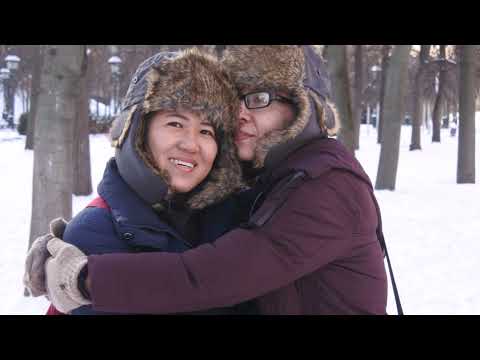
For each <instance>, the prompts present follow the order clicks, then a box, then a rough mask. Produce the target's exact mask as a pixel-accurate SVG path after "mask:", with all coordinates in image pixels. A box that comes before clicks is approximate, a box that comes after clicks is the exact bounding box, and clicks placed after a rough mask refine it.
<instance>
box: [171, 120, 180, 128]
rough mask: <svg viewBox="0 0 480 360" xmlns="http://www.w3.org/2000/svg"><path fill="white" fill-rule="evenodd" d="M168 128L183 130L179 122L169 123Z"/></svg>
mask: <svg viewBox="0 0 480 360" xmlns="http://www.w3.org/2000/svg"><path fill="white" fill-rule="evenodd" d="M167 126H173V127H176V128H182V127H183V126H182V124H180V123H179V122H178V121H170V122H169V123H167Z"/></svg>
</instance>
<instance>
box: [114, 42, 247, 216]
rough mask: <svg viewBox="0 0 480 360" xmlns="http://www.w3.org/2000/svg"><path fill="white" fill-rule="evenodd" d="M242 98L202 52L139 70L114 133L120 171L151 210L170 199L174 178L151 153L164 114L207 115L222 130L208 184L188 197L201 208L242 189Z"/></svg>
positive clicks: (161, 58)
mask: <svg viewBox="0 0 480 360" xmlns="http://www.w3.org/2000/svg"><path fill="white" fill-rule="evenodd" d="M238 106H239V99H238V94H237V92H236V88H235V86H234V85H233V83H232V82H231V79H230V78H229V75H228V73H227V72H226V71H225V69H224V66H223V65H222V64H221V63H220V62H219V61H218V60H217V59H216V58H214V57H212V56H210V55H208V54H205V53H202V52H200V51H199V50H197V49H196V48H193V49H187V50H184V51H179V52H162V53H158V54H156V55H154V56H152V57H150V58H149V59H147V60H145V61H144V62H143V63H142V64H141V65H140V66H139V67H138V69H137V70H136V72H135V74H134V76H133V78H132V80H131V82H130V86H129V88H128V91H127V95H126V96H125V98H124V101H123V103H122V108H121V112H120V114H119V115H118V117H117V119H116V120H115V122H114V124H113V126H112V130H111V137H112V145H113V146H114V147H116V153H115V159H116V162H117V166H118V170H119V172H120V174H121V176H122V178H123V179H124V180H125V181H126V182H127V184H128V185H129V186H130V187H131V188H133V189H134V190H135V192H136V193H137V194H138V195H139V196H140V197H141V198H142V199H143V200H145V201H146V202H147V203H149V204H150V205H155V204H158V203H161V202H162V201H163V200H165V198H166V196H167V195H168V194H167V192H168V186H165V183H166V184H167V185H168V181H169V179H168V174H166V173H165V172H162V171H161V170H160V169H158V168H157V166H156V165H155V163H154V162H153V160H152V157H151V156H150V155H149V153H148V152H147V151H146V146H145V145H146V133H145V132H146V129H147V128H148V124H147V121H148V119H149V116H148V115H149V114H152V113H154V112H157V111H161V110H174V109H177V108H182V109H184V110H189V111H194V112H197V111H198V112H201V113H203V114H205V115H206V118H207V119H208V121H209V122H210V123H211V124H212V125H213V126H214V128H215V130H216V139H217V144H218V153H217V157H216V160H215V163H214V165H213V167H212V170H211V172H210V174H209V175H208V177H207V178H206V180H204V181H203V182H202V183H201V184H200V185H199V186H197V187H196V188H195V189H194V190H193V191H192V192H191V193H189V195H188V196H187V201H186V203H187V205H188V206H189V207H190V208H192V209H200V208H203V207H205V206H207V205H210V204H212V203H215V202H218V201H220V200H222V199H224V198H225V197H226V196H227V195H229V194H230V193H232V192H233V191H235V190H237V189H238V188H240V187H241V170H240V165H239V162H238V159H237V155H236V149H235V147H234V143H233V135H234V129H235V123H236V116H237V114H238Z"/></svg>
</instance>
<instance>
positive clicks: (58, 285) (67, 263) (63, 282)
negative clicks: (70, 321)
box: [45, 238, 91, 313]
mask: <svg viewBox="0 0 480 360" xmlns="http://www.w3.org/2000/svg"><path fill="white" fill-rule="evenodd" d="M47 249H48V251H49V253H50V254H51V257H50V258H49V259H48V260H47V262H46V264H45V268H46V270H45V271H46V284H47V286H46V287H47V296H48V298H49V299H50V301H51V302H52V304H53V306H55V308H57V309H58V310H59V311H61V312H63V313H69V312H70V311H72V310H73V309H76V308H78V307H80V306H83V305H88V304H91V301H90V300H88V299H86V298H85V297H84V296H83V295H82V293H81V292H80V290H79V289H78V276H79V274H80V272H81V271H82V269H83V268H84V267H85V266H86V265H87V256H86V255H85V254H84V253H83V252H81V251H80V250H79V249H78V248H77V247H75V246H73V245H71V244H68V243H66V242H64V241H62V240H60V239H58V238H52V239H51V240H50V241H48V243H47Z"/></svg>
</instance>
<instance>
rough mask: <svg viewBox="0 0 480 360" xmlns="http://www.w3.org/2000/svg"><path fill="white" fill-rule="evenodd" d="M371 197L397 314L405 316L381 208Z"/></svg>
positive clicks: (373, 197) (378, 236)
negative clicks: (388, 248) (389, 254)
mask: <svg viewBox="0 0 480 360" xmlns="http://www.w3.org/2000/svg"><path fill="white" fill-rule="evenodd" d="M371 195H372V199H373V202H374V204H375V208H376V209H377V215H378V227H377V238H378V240H379V241H380V246H381V247H382V251H383V253H384V254H385V257H386V258H387V264H388V271H389V272H390V280H391V281H392V288H393V294H394V295H395V303H396V304H397V313H398V315H403V309H402V304H401V303H400V295H399V294H398V290H397V284H396V283H395V277H394V276H393V270H392V264H391V263H390V257H389V256H388V250H387V243H386V242H385V238H384V237H383V231H382V215H381V214H380V207H379V206H378V202H377V199H375V196H374V195H373V192H372V193H371Z"/></svg>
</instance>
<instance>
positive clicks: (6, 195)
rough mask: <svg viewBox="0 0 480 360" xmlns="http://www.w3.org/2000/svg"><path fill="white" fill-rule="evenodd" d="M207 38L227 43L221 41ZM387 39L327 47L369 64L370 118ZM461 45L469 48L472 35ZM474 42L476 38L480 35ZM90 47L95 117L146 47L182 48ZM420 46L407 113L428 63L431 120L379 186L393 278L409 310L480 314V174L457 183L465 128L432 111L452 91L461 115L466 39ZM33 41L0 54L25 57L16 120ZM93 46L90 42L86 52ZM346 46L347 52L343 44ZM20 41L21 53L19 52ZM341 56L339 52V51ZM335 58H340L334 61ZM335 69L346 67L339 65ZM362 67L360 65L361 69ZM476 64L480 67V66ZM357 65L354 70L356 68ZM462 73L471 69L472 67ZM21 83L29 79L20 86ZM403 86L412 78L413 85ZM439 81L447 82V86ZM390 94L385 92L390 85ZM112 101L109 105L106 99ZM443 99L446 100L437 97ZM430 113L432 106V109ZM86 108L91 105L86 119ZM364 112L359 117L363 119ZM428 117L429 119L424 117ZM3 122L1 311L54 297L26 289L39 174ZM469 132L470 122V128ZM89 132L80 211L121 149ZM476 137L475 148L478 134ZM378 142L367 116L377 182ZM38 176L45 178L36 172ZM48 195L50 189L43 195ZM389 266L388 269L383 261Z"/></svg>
mask: <svg viewBox="0 0 480 360" xmlns="http://www.w3.org/2000/svg"><path fill="white" fill-rule="evenodd" d="M82 46H83V45H82ZM205 46H207V45H205ZM208 46H209V47H213V48H215V47H222V46H220V45H208ZM388 46H389V45H378V46H376V45H356V47H355V49H354V48H353V47H350V50H351V51H350V53H349V55H348V58H347V53H346V50H345V48H346V47H347V46H343V45H334V46H333V45H332V48H334V47H335V48H336V51H333V52H330V53H328V54H329V55H328V56H330V58H331V59H333V61H331V62H329V64H331V66H333V68H335V66H337V65H338V66H340V64H342V61H343V65H342V66H343V67H344V70H345V69H348V66H347V65H346V62H347V61H344V60H346V59H350V60H349V61H350V68H353V65H354V64H353V63H354V62H355V69H356V66H357V62H356V61H353V60H355V59H360V58H363V59H364V64H363V65H362V66H364V68H365V69H368V71H367V72H368V76H367V77H366V78H365V79H363V80H362V81H365V83H364V88H365V91H364V93H363V94H362V96H364V103H363V104H368V106H367V109H365V108H364V109H363V110H366V111H368V112H367V114H368V115H366V118H369V119H371V116H370V115H371V114H372V113H373V112H376V114H378V113H379V106H380V101H379V99H380V97H381V95H380V94H381V90H380V89H381V86H380V84H381V79H382V77H383V76H386V75H384V74H385V73H386V70H385V71H384V70H382V68H381V67H380V66H378V64H380V65H382V64H383V60H382V59H383V58H385V59H386V58H388V51H387V52H384V50H385V49H387V50H388ZM428 46H430V45H428ZM462 46H463V47H464V48H466V47H468V46H470V45H462ZM471 46H472V47H473V45H471ZM33 47H34V46H33ZM92 47H93V50H91V49H90V48H89V49H87V50H86V54H87V55H88V54H91V55H89V59H90V60H89V61H91V63H90V64H89V65H88V69H89V71H90V72H89V73H88V74H87V79H88V81H89V86H90V87H89V91H90V93H89V94H86V95H85V97H83V99H84V100H85V102H84V108H85V112H86V108H87V103H88V99H90V100H89V101H90V102H89V107H90V117H92V115H95V116H96V118H97V119H100V118H103V119H105V118H109V117H110V115H111V114H112V110H111V109H112V108H115V106H112V102H113V103H115V102H114V101H113V100H112V99H114V98H115V97H116V98H117V100H118V95H119V94H120V93H124V92H125V91H126V86H128V81H129V79H130V76H131V74H132V73H133V71H134V69H135V68H136V66H137V65H138V64H139V62H140V61H143V60H144V59H145V58H147V55H148V56H150V55H149V54H150V52H151V53H155V52H156V51H159V50H162V49H164V48H165V47H166V48H169V49H170V50H172V49H173V50H175V49H174V47H175V46H173V45H151V46H150V45H149V46H141V45H138V46H137V45H132V46H130V45H120V46H117V45H105V46H103V45H102V46H100V45H98V46H97V45H93V46H92ZM362 47H365V48H364V50H365V51H366V54H364V55H362V54H361V53H359V54H357V53H356V51H357V50H362V49H361V48H362ZM413 47H416V50H415V51H413V50H412V51H413V52H412V53H411V54H414V55H415V56H413V55H411V54H410V57H409V61H410V65H409V79H410V80H409V85H408V86H409V91H410V92H409V95H408V96H407V97H408V98H409V99H410V103H409V105H408V106H407V107H408V108H409V109H410V113H411V112H412V109H413V101H412V99H415V98H417V97H416V93H415V91H414V90H413V87H414V84H417V83H416V81H415V79H417V78H416V74H420V73H421V70H420V69H419V66H420V67H421V64H423V65H424V66H427V68H428V69H427V70H428V71H427V70H425V74H427V75H428V74H430V75H431V76H430V77H428V76H426V77H425V78H424V79H423V81H424V83H421V82H419V83H418V84H420V85H424V84H426V85H428V86H424V87H423V89H424V90H422V91H424V94H423V96H424V97H425V99H427V100H426V101H425V104H423V105H424V108H423V109H424V115H422V116H423V119H424V120H423V122H424V124H423V125H422V126H421V128H420V129H421V139H422V140H421V143H422V150H417V151H410V150H409V146H410V143H411V133H412V126H411V125H410V124H407V123H405V124H404V125H402V127H401V136H400V150H399V163H398V170H397V175H396V185H395V190H394V191H389V190H376V191H375V193H376V196H377V199H378V202H379V205H380V208H381V210H382V219H383V231H384V235H385V240H386V243H387V246H388V252H389V255H390V259H391V262H392V266H393V270H394V274H395V280H396V283H397V287H398V289H399V292H400V297H401V301H402V306H403V310H404V312H405V314H411V315H423V314H426V315H433V314H435V315H436V314H440V315H463V314H480V285H479V284H478V282H477V281H476V278H477V276H478V274H480V259H479V255H480V241H478V239H479V238H480V235H479V233H480V221H479V219H478V218H479V214H480V201H479V199H480V184H479V183H478V175H477V177H476V180H477V183H476V184H457V178H456V172H457V153H458V132H457V134H456V135H455V136H451V134H450V129H448V128H442V129H440V131H441V142H432V125H431V121H430V120H431V117H432V113H433V112H434V111H433V106H430V105H433V103H435V102H436V100H435V99H440V98H441V96H440V94H443V95H444V96H446V97H447V98H448V99H447V100H448V101H445V99H444V101H445V104H446V106H445V108H444V109H443V110H440V112H441V111H444V113H447V114H450V116H449V117H448V120H449V121H447V123H449V125H448V126H452V124H453V122H452V119H453V117H452V116H451V115H452V113H457V116H456V118H457V119H458V118H459V117H458V112H457V110H458V107H459V101H457V100H458V99H459V91H458V89H459V86H458V84H461V83H462V82H461V81H459V79H458V78H457V77H456V76H457V74H459V73H460V71H457V70H458V69H459V68H460V67H459V66H458V67H457V65H459V64H460V62H458V63H456V62H454V61H453V60H451V59H454V60H455V61H457V60H461V59H462V57H461V56H459V52H457V47H460V45H448V46H446V45H432V47H438V48H437V49H436V50H435V49H432V53H431V54H430V58H429V61H425V62H421V61H417V60H418V59H419V58H420V59H421V58H422V51H423V50H425V49H427V48H426V47H427V45H422V46H421V47H420V45H414V46H413ZM424 47H425V48H424ZM446 47H448V52H447V53H448V54H447V55H448V56H446V55H445V54H443V55H442V49H443V51H446ZM32 49H33V48H32ZM32 49H30V48H28V46H22V45H16V46H13V47H12V49H7V46H6V45H0V53H1V56H0V62H1V61H2V60H1V59H3V56H4V55H5V54H6V53H7V52H8V51H10V52H14V51H17V52H18V53H19V54H18V55H20V56H21V57H22V59H23V60H22V64H23V65H21V67H20V70H19V71H18V72H17V73H16V74H17V77H18V79H22V81H23V83H21V82H19V83H18V84H19V85H18V87H19V88H21V89H23V90H21V91H20V90H18V92H17V94H16V95H17V96H16V97H15V114H14V119H15V122H16V123H18V122H19V118H20V115H21V114H22V113H24V112H26V111H27V107H28V106H27V104H30V100H29V98H28V97H26V96H27V94H32V91H31V89H32V88H33V85H32V86H31V84H30V80H31V79H32V77H31V76H30V75H29V74H30V73H29V72H30V71H32V66H33V60H32V57H30V60H29V61H30V63H29V62H28V59H29V57H28V56H27V50H28V51H30V50H32ZM7 50H8V51H7ZM37 50H38V49H37ZM90 50H91V52H89V51H90ZM339 50H341V51H345V52H344V53H342V52H340V51H339ZM367 50H368V51H367ZM2 51H3V53H2ZM22 51H23V52H24V53H23V54H20V52H22ZM112 53H114V54H117V55H120V56H122V58H123V61H124V63H123V64H122V66H123V73H124V74H125V76H124V78H122V79H121V83H119V84H117V85H121V86H120V89H119V88H117V91H118V94H117V95H114V92H112V91H111V90H112V89H111V87H112V79H114V77H112V74H110V72H109V71H108V62H107V60H108V59H111V58H114V57H115V56H112V57H110V56H111V55H112ZM354 53H355V55H354ZM425 54H426V53H424V55H425ZM357 55H358V56H357ZM335 56H339V57H338V58H336V57H335ZM392 56H393V55H392ZM447 57H448V59H447ZM338 59H340V60H341V61H340V60H339V61H337V60H338ZM342 59H343V60H342ZM476 59H477V60H478V62H477V65H476V66H477V69H478V67H479V66H480V47H478V46H477V53H476ZM441 63H443V65H444V67H443V68H442V67H441V66H439V65H438V64H441ZM465 63H467V62H465ZM419 64H420V65H419ZM360 65H361V64H360ZM397 65H398V64H397ZM2 66H3V65H2ZM362 66H360V68H362ZM0 67H1V66H0ZM127 68H128V69H127ZM391 68H394V66H391ZM472 68H473V67H472ZM330 70H332V69H330ZM333 70H335V69H333ZM337 70H338V69H337ZM389 71H390V70H389ZM422 71H423V70H422ZM442 71H444V72H445V73H444V74H443V75H445V74H447V75H448V76H447V75H445V76H446V77H445V78H443V80H442V74H441V72H442ZM112 72H113V70H112ZM337 73H339V72H338V71H337ZM356 73H357V71H355V74H356ZM358 73H361V71H358ZM392 73H393V72H392ZM477 73H478V74H480V72H478V71H477ZM350 74H351V75H352V74H353V72H351V73H350ZM381 74H382V75H381ZM117 75H118V74H117ZM347 78H348V76H346V75H345V76H343V77H339V78H338V79H337V80H336V81H337V82H341V81H346V82H347V83H348V81H347V80H346V79H347ZM351 78H353V76H351ZM471 78H473V76H472V77H471ZM471 78H470V79H471ZM115 79H116V81H119V80H120V78H118V77H117V78H115ZM465 79H469V78H468V77H465V78H464V80H465ZM362 81H360V80H359V81H358V82H359V83H360V84H362ZM356 82H357V78H355V81H354V83H356ZM391 83H393V82H391ZM440 83H442V84H446V85H445V87H443V86H441V84H440ZM463 83H465V84H467V83H468V81H466V80H465V81H464V82H463ZM21 84H23V85H22V86H20V85H21ZM479 84H480V76H479V75H477V87H476V90H475V91H476V94H477V93H478V92H479V87H480V85H479ZM470 85H471V84H470ZM348 86H350V85H348ZM348 86H345V87H344V89H348ZM393 87H394V86H392V88H393ZM404 87H405V88H406V85H405V86H404ZM85 88H86V86H85ZM358 88H360V89H361V88H362V87H361V86H359V87H358ZM398 88H401V86H398ZM419 88H420V87H419ZM471 88H472V92H471V94H473V86H472V87H471ZM2 89H3V88H0V113H1V111H2V110H4V108H5V107H4V96H3V95H4V94H3V92H2ZM25 89H27V90H28V89H30V91H29V92H28V91H27V90H25ZM440 89H443V90H441V91H440ZM445 89H446V90H445ZM354 90H355V88H354V87H353V86H352V92H353V91H354ZM22 91H23V92H22ZM99 94H100V95H102V96H100V95H99ZM337 95H338V94H337ZM343 95H346V96H343ZM443 95H442V96H443ZM349 97H350V95H348V91H346V92H345V93H343V94H340V96H338V97H337V104H336V105H337V107H338V108H342V106H343V109H345V108H348V106H349V104H348V101H346V102H345V103H343V104H341V103H340V104H339V102H340V101H338V98H340V99H342V100H343V99H345V98H349ZM353 98H355V97H353ZM385 98H387V96H386V95H385ZM388 98H389V99H394V98H400V96H396V97H395V96H390V97H388ZM94 99H101V100H102V102H97V101H95V100H94ZM357 99H358V97H357ZM107 103H109V104H110V105H109V106H106V105H104V104H107ZM427 103H429V104H430V105H428V104H427ZM438 103H439V104H440V103H441V102H440V100H439V101H438ZM448 106H451V107H453V108H454V109H452V108H449V107H448ZM455 107H457V109H455ZM353 108H355V109H357V110H358V109H361V108H362V102H358V103H357V105H355V104H353ZM473 108H474V107H473V105H472V107H471V111H472V112H470V114H471V116H470V117H469V119H471V120H472V122H471V124H473ZM438 109H441V107H440V106H439V107H438ZM476 110H477V112H476V113H475V150H474V151H475V159H476V161H475V164H478V159H480V150H479V141H480V140H479V139H480V130H479V129H480V99H479V101H477V104H476ZM113 112H114V111H113ZM344 113H345V112H344ZM392 113H395V114H398V113H401V112H393V111H392ZM361 114H362V112H361V111H360V112H359V113H357V119H358V118H361V117H362V115H361ZM425 114H427V115H426V116H425ZM358 115H360V116H358ZM87 117H88V116H87V115H85V119H86V118H87ZM351 117H352V118H353V117H354V116H353V115H352V116H351ZM382 117H383V115H382ZM375 118H376V116H375ZM386 118H387V116H386ZM418 118H420V117H418ZM418 118H417V119H418ZM428 119H430V120H428ZM382 121H383V120H382ZM359 122H360V121H359ZM359 122H357V123H356V124H357V125H358V124H359ZM425 122H426V124H430V125H429V126H425ZM385 123H388V122H385ZM5 125H6V123H5V122H4V121H3V120H2V119H0V173H1V175H0V201H1V205H2V206H1V208H0V224H1V225H2V230H3V231H2V238H1V240H0V241H1V243H2V246H1V250H0V315H4V314H13V315H23V314H44V313H45V312H46V310H47V308H48V306H49V303H48V302H47V300H46V299H45V298H43V297H41V298H32V297H25V296H24V288H23V284H22V277H23V271H24V261H25V255H26V252H27V248H28V241H29V236H30V224H31V212H32V188H33V186H32V184H33V183H35V179H33V163H34V151H33V150H25V141H26V137H25V136H23V135H19V133H18V132H17V130H16V129H15V130H13V129H9V128H6V127H5ZM46 129H48V131H51V130H50V129H51V128H50V127H46ZM472 133H473V132H469V134H472ZM84 139H87V133H85V137H84ZM396 139H398V137H397V138H396ZM89 140H90V141H89V146H90V162H91V180H92V185H93V189H94V191H93V193H92V194H90V195H88V196H73V197H72V200H73V215H75V214H76V213H78V212H79V211H81V210H82V209H83V208H84V207H85V206H86V205H87V204H88V203H89V202H90V201H91V200H92V199H94V198H95V197H96V196H97V194H96V187H97V185H98V183H99V181H100V180H101V177H102V175H103V172H104V168H105V164H106V162H107V161H108V159H109V158H110V157H111V156H113V154H114V151H113V148H112V147H111V146H110V142H109V138H108V134H104V133H101V134H93V133H91V134H90V135H89ZM470 144H471V145H472V148H473V141H472V142H471V143H470ZM380 149H381V145H379V144H378V143H377V129H376V128H375V127H373V126H372V125H371V124H369V122H368V121H367V123H362V124H361V125H360V137H359V150H357V151H356V152H355V155H356V157H357V158H358V159H359V161H360V163H361V164H362V166H363V167H364V169H365V170H366V172H367V174H368V175H369V176H370V179H371V180H372V183H373V184H375V179H376V177H377V170H378V165H379V158H380ZM472 151H473V150H472ZM472 151H470V152H469V154H471V153H472ZM38 159H39V158H37V160H38ZM476 168H477V172H478V171H479V170H478V169H479V166H478V165H477V166H476ZM35 184H38V182H37V183H35ZM37 193H38V192H37ZM67 194H69V193H67ZM44 198H48V199H50V197H46V196H44ZM40 215H43V211H42V212H40ZM385 266H386V269H387V263H386V261H385ZM387 274H388V269H387ZM388 279H389V293H388V307H387V312H388V313H389V314H393V315H394V314H396V313H397V310H396V306H395V299H394V295H393V291H392V288H391V284H390V277H389V276H388Z"/></svg>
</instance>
